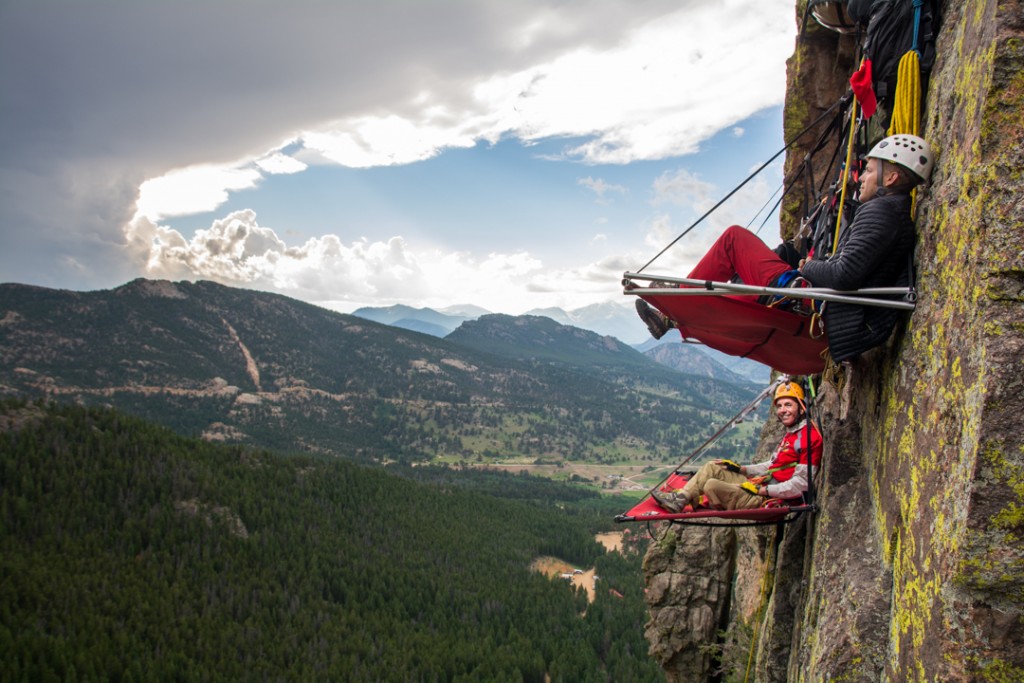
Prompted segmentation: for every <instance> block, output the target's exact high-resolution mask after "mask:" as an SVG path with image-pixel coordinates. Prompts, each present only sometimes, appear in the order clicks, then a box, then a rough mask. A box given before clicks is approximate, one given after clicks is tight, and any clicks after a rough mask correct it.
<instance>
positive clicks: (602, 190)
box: [576, 176, 629, 202]
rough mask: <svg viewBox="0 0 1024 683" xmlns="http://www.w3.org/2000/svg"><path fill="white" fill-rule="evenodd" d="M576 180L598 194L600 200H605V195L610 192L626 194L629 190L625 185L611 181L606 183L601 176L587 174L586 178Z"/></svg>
mask: <svg viewBox="0 0 1024 683" xmlns="http://www.w3.org/2000/svg"><path fill="white" fill-rule="evenodd" d="M576 182H577V183H579V184H580V185H582V186H583V187H585V188H587V189H588V190H590V191H591V192H593V193H594V194H596V195H597V199H598V201H599V202H602V201H604V198H605V195H606V194H608V193H609V192H615V193H617V194H626V193H627V192H628V191H629V190H628V189H627V188H626V187H625V186H623V185H612V184H610V183H606V182H605V181H604V180H602V179H601V178H591V177H590V176H587V177H586V178H579V179H578V180H577V181H576Z"/></svg>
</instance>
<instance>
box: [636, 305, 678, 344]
mask: <svg viewBox="0 0 1024 683" xmlns="http://www.w3.org/2000/svg"><path fill="white" fill-rule="evenodd" d="M636 313H637V315H639V316H640V319H641V320H643V321H644V323H645V324H646V325H647V331H648V332H650V333H651V336H652V337H654V338H655V339H661V338H662V337H664V336H665V333H666V332H668V331H669V330H670V329H672V327H673V325H672V321H671V320H669V319H668V318H667V317H665V316H664V315H662V314H661V313H659V312H658V311H657V310H655V309H654V308H653V307H652V306H651V305H650V304H648V303H647V302H646V301H644V300H643V299H637V300H636Z"/></svg>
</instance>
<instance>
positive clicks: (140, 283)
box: [0, 279, 755, 462]
mask: <svg viewBox="0 0 1024 683" xmlns="http://www.w3.org/2000/svg"><path fill="white" fill-rule="evenodd" d="M677 346H682V345H677ZM702 373H703V374H684V373H682V372H678V371H671V370H668V369H666V367H665V366H663V365H659V364H658V363H656V362H654V361H653V360H651V359H650V358H648V357H647V356H645V355H644V354H643V353H640V352H639V351H637V350H636V349H633V348H632V347H630V346H628V345H627V344H624V343H622V342H620V341H619V340H618V339H615V338H614V337H611V336H601V335H598V334H596V333H594V332H591V331H589V330H584V329H580V328H577V327H569V326H566V325H561V324H558V323H557V322H555V321H554V320H552V319H551V318H549V317H544V316H515V317H513V316H505V315H495V314H489V315H482V316H480V317H478V318H476V319H475V320H465V321H463V323H462V324H460V326H459V327H458V328H457V329H456V330H454V331H453V332H452V333H450V334H449V335H448V336H447V337H446V338H443V339H442V338H437V337H435V336H431V335H427V334H421V333H417V332H413V331H409V330H404V329H401V328H398V327H394V326H388V325H383V324H379V323H376V322H372V321H369V320H366V319H364V318H359V317H355V316H350V315H345V314H340V313H336V312H333V311H329V310H326V309H323V308H319V307H317V306H313V305H310V304H306V303H303V302H300V301H296V300H294V299H289V298H287V297H284V296H280V295H276V294H268V293H264V292H256V291H251V290H244V289H235V288H230V287H225V286H222V285H218V284H215V283H211V282H195V283H190V282H178V283H172V282H167V281H151V280H144V279H140V280H135V281H132V282H130V283H128V284H126V285H124V286H121V287H118V288H116V289H113V290H103V291H95V292H71V291H64V290H53V289H45V288H40V287H31V286H26V285H17V284H5V285H0V396H17V397H46V398H56V399H59V400H63V401H72V402H78V403H84V404H103V405H109V406H111V407H114V408H117V409H120V410H123V411H126V412H129V413H132V414H136V415H139V416H141V417H145V418H148V419H152V420H155V421H158V422H162V423H164V424H167V425H169V426H171V427H173V428H175V429H176V430H178V431H179V432H183V433H187V434H194V435H201V436H203V437H204V438H206V439H208V440H221V441H229V442H245V443H253V444H256V445H260V446H263V447H268V448H274V449H281V450H298V451H308V452H318V453H327V454H334V455H345V456H348V457H353V458H364V459H369V460H375V461H382V460H399V461H409V462H422V461H428V460H440V461H459V460H477V461H479V460H482V459H488V458H494V457H499V456H500V457H503V458H509V457H515V458H523V459H526V460H527V461H532V460H535V459H556V460H561V459H569V460H581V461H588V462H612V461H616V462H618V461H621V460H623V459H636V460H643V459H651V460H657V461H664V460H665V458H666V457H668V456H670V455H672V454H675V453H678V452H679V451H680V449H684V448H686V447H687V446H690V445H696V444H699V443H700V442H702V441H703V440H704V438H705V437H706V436H707V435H708V433H709V432H710V431H713V429H711V427H712V426H713V424H715V423H716V422H718V421H720V420H721V419H722V418H723V417H724V416H726V415H731V414H732V413H733V412H735V410H736V409H737V408H738V406H739V405H742V404H743V403H745V402H746V401H747V400H749V398H750V397H751V396H752V395H753V393H755V387H754V385H752V384H750V383H747V382H744V381H742V379H739V380H737V381H734V382H732V381H723V380H720V379H715V378H713V377H712V376H710V375H708V374H707V373H706V372H703V371H702ZM734 379H735V377H734Z"/></svg>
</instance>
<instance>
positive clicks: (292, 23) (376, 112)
mask: <svg viewBox="0 0 1024 683" xmlns="http://www.w3.org/2000/svg"><path fill="white" fill-rule="evenodd" d="M793 26H794V17H793V8H792V2H791V0H770V1H766V2H758V3H754V4H750V3H748V2H743V1H741V0H725V1H724V2H718V3H706V2H695V1H690V2H683V3H679V2H678V0H651V1H649V2H644V3H631V2H623V1H622V0H589V1H587V2H583V0H569V1H568V2H564V3H551V2H547V1H543V0H517V1H516V2H512V3H499V2H479V1H477V0H450V1H448V2H445V3H403V4H402V7H401V11H395V7H393V6H391V5H389V3H387V2H382V3H366V2H358V1H356V0H347V1H346V0H339V2H333V3H322V2H311V1H309V2H293V3H283V2H281V3H276V2H261V3H252V2H240V1H236V0H224V2H217V3H186V4H181V3H173V2H166V1H161V0H157V1H154V2H145V3H124V2H119V1H115V0H96V1H95V2H90V3H87V4H83V3H80V2H75V1H73V0H49V1H48V2H46V3H36V2H29V1H28V0H11V1H9V2H6V3H3V4H2V5H0V90H2V91H3V92H4V97H3V98H2V99H0V119H2V120H3V121H4V124H5V125H4V126H2V127H0V150H2V154H0V231H2V235H0V237H3V239H4V242H5V249H4V250H3V252H4V255H3V256H0V270H2V271H3V272H4V273H5V275H4V277H5V278H9V279H15V280H21V281H37V282H39V281H41V282H42V283H45V284H53V285H58V286H74V287H87V286H109V285H111V284H117V283H119V282H121V281H124V279H126V277H131V276H134V275H136V274H138V273H139V270H140V269H141V268H147V269H150V270H149V271H147V272H158V271H159V272H172V271H173V272H176V273H179V274H180V276H182V277H214V278H216V277H223V278H232V281H238V282H250V283H253V286H256V285H257V284H259V285H260V286H263V285H267V286H272V287H290V288H293V289H294V291H302V290H306V289H308V290H309V291H318V292H321V293H322V291H323V290H324V288H327V287H331V286H335V285H337V284H338V282H339V281H343V282H344V284H345V285H346V286H348V285H356V286H357V287H358V291H360V292H364V293H366V294H367V295H370V294H376V295H384V294H385V293H390V292H394V291H398V290H399V289H400V288H399V287H398V285H397V280H396V278H397V277H398V275H399V274H401V275H403V277H409V278H413V280H414V281H416V282H418V281H419V280H416V278H423V279H424V281H425V279H426V278H428V277H431V276H433V275H434V274H435V271H434V270H433V269H432V268H431V265H430V264H429V263H427V260H428V259H429V257H430V256H431V255H429V254H427V253H426V252H414V251H411V250H410V249H409V247H408V245H405V244H403V243H402V242H401V241H399V242H396V243H392V241H389V240H375V241H371V242H365V243H361V242H356V243H349V244H347V245H346V244H343V243H341V241H340V240H338V238H337V237H334V236H331V235H325V236H323V237H320V238H317V239H315V240H311V241H310V242H308V243H306V244H304V245H301V246H294V245H292V246H282V243H281V241H280V239H279V238H277V236H276V235H274V236H273V237H271V233H272V231H271V233H268V232H267V230H268V229H267V228H262V227H260V226H258V225H256V224H255V223H254V219H250V218H248V217H245V216H241V215H239V214H231V215H230V216H227V217H225V218H224V219H222V221H219V222H218V223H215V224H213V225H211V227H210V228H208V229H207V230H205V231H200V232H197V233H196V234H195V235H194V236H189V237H186V236H183V235H180V234H177V233H174V231H171V230H169V229H168V228H166V227H161V226H160V225H159V221H160V219H161V217H167V216H181V215H186V214H191V213H196V212H202V211H210V210H212V209H214V208H216V207H217V206H220V205H222V204H223V202H224V201H225V200H226V199H227V198H228V197H229V196H230V194H231V193H232V192H237V191H239V190H243V189H251V188H253V187H258V186H259V184H260V182H261V180H262V179H263V178H265V177H266V175H267V174H273V173H301V172H302V171H303V170H304V169H305V168H307V167H308V166H310V165H312V164H324V163H332V164H341V165H345V166H349V167H354V168H366V167H370V166H379V165H388V164H392V165H393V164H407V163H413V162H415V161H416V160H420V159H425V158H428V157H430V156H432V155H436V154H439V153H442V152H443V151H444V150H446V149H450V148H458V147H467V146H469V145H472V144H474V143H475V142H477V141H480V140H488V141H496V140H499V139H507V138H518V139H520V140H522V141H523V142H524V143H530V142H534V141H538V140H542V139H548V138H565V139H566V140H572V142H569V143H567V145H566V147H565V148H564V150H563V153H562V155H561V158H564V159H570V160H574V161H578V162H581V163H628V162H631V161H635V160H645V159H662V158H666V157H671V156H676V155H682V154H689V153H692V152H693V151H695V150H696V149H698V148H699V145H700V143H701V141H702V140H705V139H706V138H707V137H708V136H710V135H712V134H714V133H715V132H716V131H719V130H722V129H724V128H727V127H728V126H731V125H734V124H736V123H737V122H739V121H741V120H743V119H744V118H745V117H747V116H749V115H750V114H751V113H753V112H756V111H759V110H760V109H763V108H765V107H767V106H772V105H776V104H778V103H780V101H781V98H782V95H783V92H784V87H783V84H784V77H785V76H784V74H785V72H784V60H785V58H786V57H788V55H789V53H790V52H791V50H792V44H793V32H794V28H793ZM155 27H158V28H159V30H154V29H155ZM724 32H728V36H729V39H728V40H723V39H722V34H723V33H724ZM737 45H743V46H744V48H745V49H744V50H739V49H737V48H736V46H737ZM183 46H187V47H183ZM751 52H755V53H756V54H757V55H758V59H755V60H751V59H749V58H748V57H749V54H750V53H751ZM39 54H45V58H26V55H39ZM283 141H287V142H283ZM285 146H287V151H285ZM612 187H614V186H608V188H609V189H611V188H612ZM133 217H134V218H133ZM200 233H202V234H200ZM275 239H276V241H275ZM394 239H400V238H394ZM147 240H149V241H147ZM154 245H156V246H154ZM6 247H13V249H12V248H6ZM239 249H240V250H241V251H238V250H239ZM257 252H260V253H257ZM524 253H525V252H524ZM433 256H437V257H439V258H440V261H441V262H445V260H453V261H454V262H456V263H457V264H458V265H459V267H460V268H461V267H463V266H466V267H468V266H469V265H472V267H473V268H476V269H477V270H478V271H479V272H483V273H485V274H486V276H488V277H489V276H494V277H496V278H497V279H498V280H500V281H501V282H502V283H503V284H507V281H508V280H509V279H511V278H512V275H511V273H513V272H515V268H523V267H525V265H524V264H531V263H533V262H532V261H531V259H530V258H529V257H527V256H523V255H519V256H515V255H511V254H505V255H500V256H499V255H496V256H495V258H494V260H491V259H490V258H483V257H480V256H475V257H471V256H469V255H466V254H463V255H461V256H453V255H451V254H444V255H437V254H435V255H433ZM154 259H155V260H154ZM317 263H319V264H321V265H322V267H323V268H330V267H339V266H340V267H344V268H345V269H344V270H343V271H342V275H334V274H331V273H327V274H323V273H321V274H313V273H312V271H311V264H317ZM69 264H71V265H72V266H73V267H69ZM513 264H516V265H515V266H513ZM374 267H380V268H381V271H380V272H376V271H373V270H372V268H374ZM531 267H532V266H531ZM485 268H491V269H494V270H480V269H485ZM361 269H362V270H361ZM403 269H404V270H403ZM459 272H460V273H462V272H467V273H468V271H465V270H461V269H460V270H459ZM530 272H532V271H530ZM520 275H522V272H520ZM442 276H443V274H442ZM389 278H390V279H389ZM479 278H480V276H479V275H477V279H478V282H479ZM465 280H466V284H467V286H469V287H473V286H474V284H473V280H472V278H470V277H469V276H468V275H467V276H466V278H465ZM267 283H270V284H267ZM405 289H406V290H408V286H406V288H405ZM500 294H501V293H500V292H496V293H495V296H499V295H500Z"/></svg>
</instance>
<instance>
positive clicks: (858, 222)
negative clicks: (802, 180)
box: [800, 194, 914, 362]
mask: <svg viewBox="0 0 1024 683" xmlns="http://www.w3.org/2000/svg"><path fill="white" fill-rule="evenodd" d="M913 249H914V222H913V220H911V217H910V196H909V195H905V194H890V195H884V196H881V197H877V196H876V197H873V198H871V199H870V200H869V201H867V202H865V203H864V204H862V205H861V206H860V208H858V209H857V213H856V215H855V216H854V218H853V222H852V223H851V224H850V226H849V228H847V229H846V231H845V232H844V233H843V234H842V235H840V236H839V248H838V249H836V251H835V253H834V254H832V256H831V257H829V258H828V259H827V260H812V261H808V262H807V263H805V264H804V266H803V268H801V269H800V270H801V272H802V273H803V275H804V277H805V278H807V279H808V280H810V281H811V283H812V284H813V285H814V286H815V287H829V288H831V289H839V290H853V289H864V288H868V287H894V286H904V287H905V286H908V285H909V284H910V277H911V274H910V267H909V266H910V258H911V254H912V252H913ZM900 314H901V311H900V310H898V309H895V308H881V307H878V306H858V305H856V304H843V303H837V302H834V301H833V302H829V303H827V304H826V305H825V312H824V317H825V330H826V331H827V332H828V341H829V350H830V351H831V353H832V358H833V359H834V360H835V361H837V362H839V361H844V360H849V359H850V358H854V357H856V356H858V355H860V354H861V353H863V352H864V351H867V350H868V349H871V348H874V347H875V346H878V345H879V344H881V343H883V342H884V341H885V340H886V339H888V338H889V334H890V333H891V332H892V329H893V327H894V326H895V325H896V321H897V320H898V319H899V316H900Z"/></svg>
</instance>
